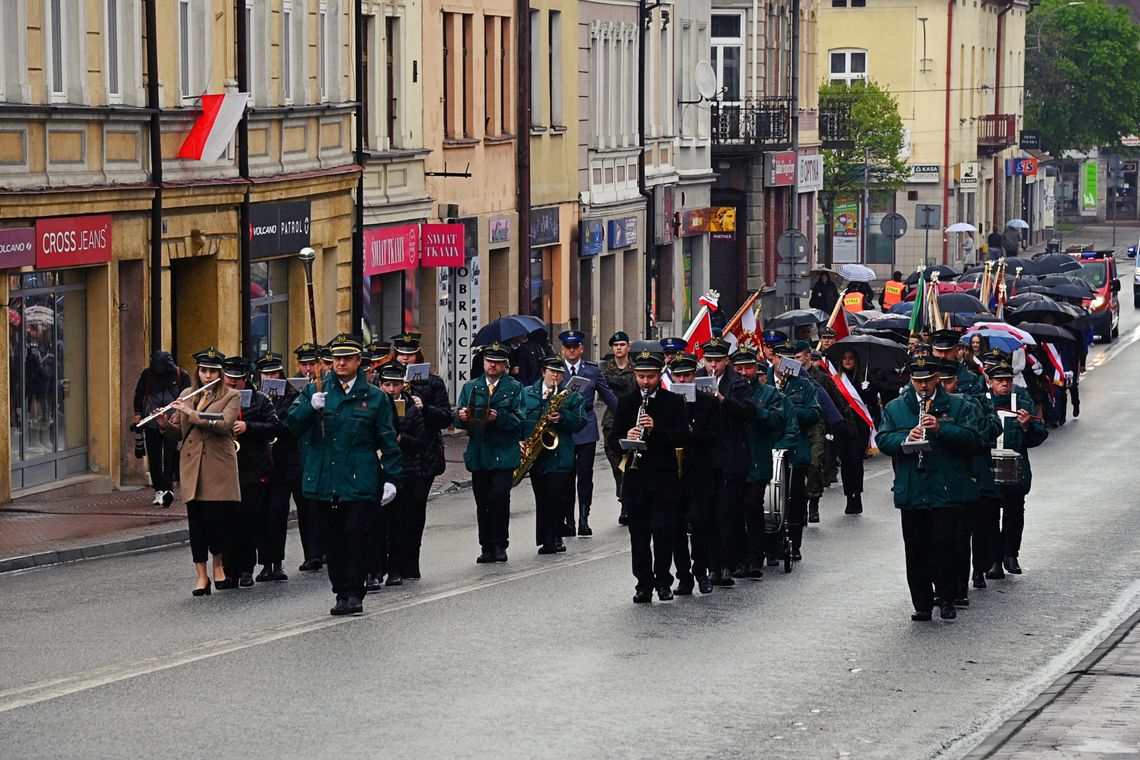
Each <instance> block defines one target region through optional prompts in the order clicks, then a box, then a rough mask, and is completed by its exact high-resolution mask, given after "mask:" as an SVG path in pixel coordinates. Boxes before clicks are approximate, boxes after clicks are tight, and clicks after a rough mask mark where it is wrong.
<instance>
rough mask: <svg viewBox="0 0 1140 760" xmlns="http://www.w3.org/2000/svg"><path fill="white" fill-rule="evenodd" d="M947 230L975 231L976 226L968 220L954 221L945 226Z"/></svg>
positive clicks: (976, 229)
mask: <svg viewBox="0 0 1140 760" xmlns="http://www.w3.org/2000/svg"><path fill="white" fill-rule="evenodd" d="M946 231H947V232H977V231H978V228H977V227H975V226H974V225H972V224H970V223H969V222H954V223H953V224H951V225H950V226H949V227H947V228H946Z"/></svg>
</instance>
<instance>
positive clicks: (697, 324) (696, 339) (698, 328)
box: [681, 290, 718, 356]
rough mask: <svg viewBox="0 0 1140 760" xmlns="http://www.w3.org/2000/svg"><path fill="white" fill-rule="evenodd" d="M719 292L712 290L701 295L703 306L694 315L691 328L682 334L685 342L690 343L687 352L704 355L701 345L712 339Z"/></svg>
mask: <svg viewBox="0 0 1140 760" xmlns="http://www.w3.org/2000/svg"><path fill="white" fill-rule="evenodd" d="M717 298H718V294H717V293H716V292H715V291H712V290H710V291H709V292H708V293H705V294H704V295H703V296H701V300H700V302H699V303H700V305H701V308H700V310H699V311H698V312H697V316H695V317H693V323H692V324H691V325H689V329H687V330H685V334H684V335H682V336H681V337H683V338H684V339H685V342H686V343H687V344H688V345H687V346H686V347H685V353H689V354H696V355H697V356H701V355H703V352H702V351H701V346H703V345H704V344H705V343H708V342H709V341H710V340H712V337H713V332H712V313H713V312H714V311H716V307H717Z"/></svg>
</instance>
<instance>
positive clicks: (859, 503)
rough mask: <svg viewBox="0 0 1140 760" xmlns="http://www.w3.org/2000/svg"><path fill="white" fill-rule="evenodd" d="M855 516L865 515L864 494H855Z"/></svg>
mask: <svg viewBox="0 0 1140 760" xmlns="http://www.w3.org/2000/svg"><path fill="white" fill-rule="evenodd" d="M855 514H857V515H861V514H863V494H861V493H857V494H855Z"/></svg>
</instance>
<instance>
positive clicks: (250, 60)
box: [244, 0, 261, 106]
mask: <svg viewBox="0 0 1140 760" xmlns="http://www.w3.org/2000/svg"><path fill="white" fill-rule="evenodd" d="M244 13H245V76H246V82H245V88H246V90H248V91H249V104H250V105H251V106H252V105H253V104H254V102H255V101H256V97H255V93H256V92H257V89H258V88H257V59H258V54H257V52H256V51H257V48H258V41H259V39H260V37H261V35H260V34H256V33H255V31H254V30H255V29H256V28H257V27H255V26H254V25H253V19H254V9H253V0H245V11H244Z"/></svg>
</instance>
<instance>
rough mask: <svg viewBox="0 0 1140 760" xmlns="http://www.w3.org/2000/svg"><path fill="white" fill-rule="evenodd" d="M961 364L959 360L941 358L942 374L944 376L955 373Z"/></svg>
mask: <svg viewBox="0 0 1140 760" xmlns="http://www.w3.org/2000/svg"><path fill="white" fill-rule="evenodd" d="M961 366H962V363H961V362H959V361H956V360H954V359H943V360H942V376H943V377H946V376H947V375H957V374H958V369H959V368H960V367H961Z"/></svg>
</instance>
